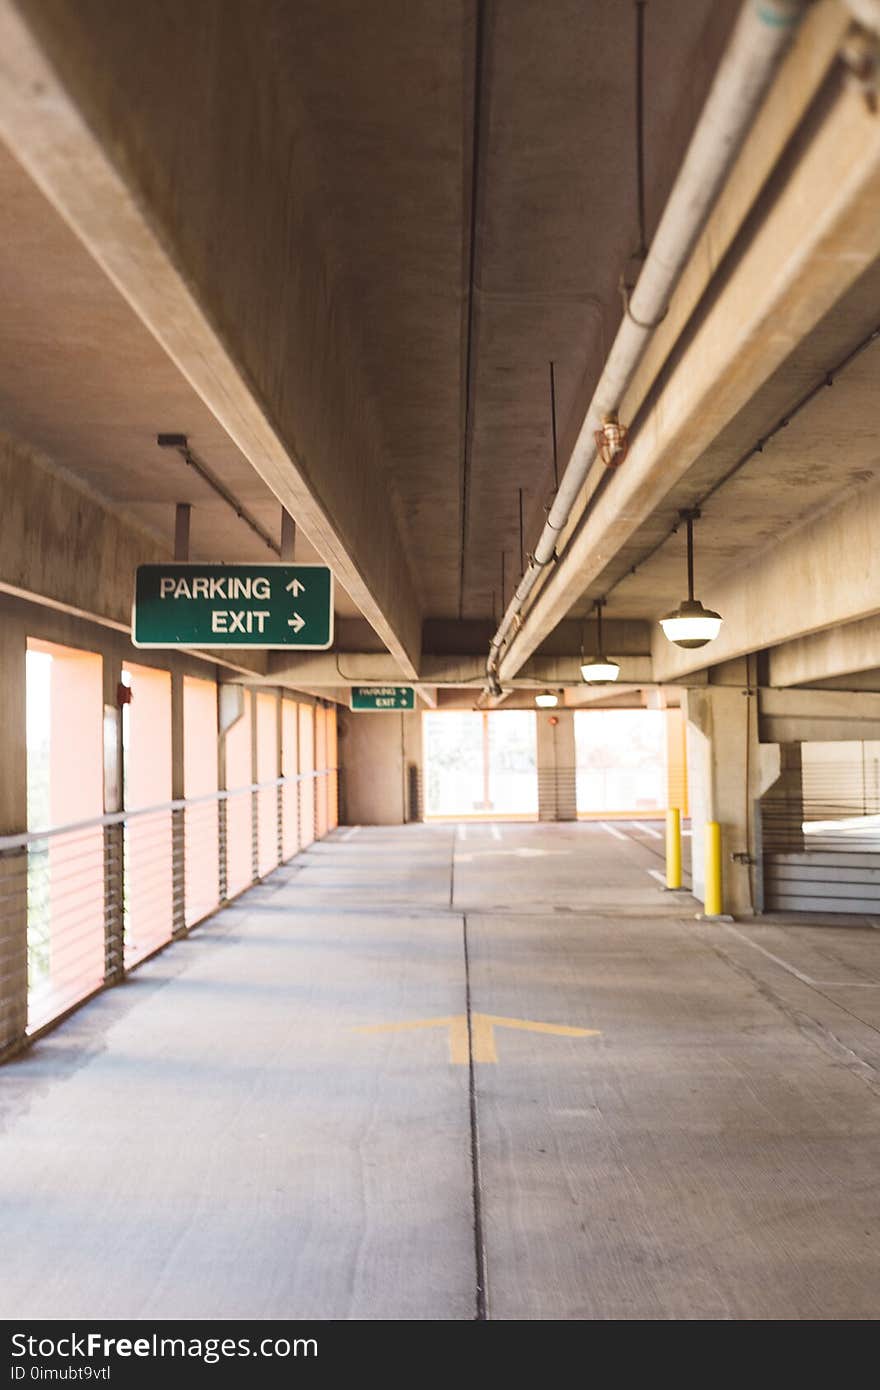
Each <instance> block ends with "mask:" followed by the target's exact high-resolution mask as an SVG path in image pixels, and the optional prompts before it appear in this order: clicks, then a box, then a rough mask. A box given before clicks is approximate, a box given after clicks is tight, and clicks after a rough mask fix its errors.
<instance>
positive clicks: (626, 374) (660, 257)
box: [486, 0, 806, 695]
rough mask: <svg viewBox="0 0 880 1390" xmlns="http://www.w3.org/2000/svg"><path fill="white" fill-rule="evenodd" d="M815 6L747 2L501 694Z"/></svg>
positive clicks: (650, 259)
mask: <svg viewBox="0 0 880 1390" xmlns="http://www.w3.org/2000/svg"><path fill="white" fill-rule="evenodd" d="M805 9H806V4H805V0H761V3H760V4H758V3H755V0H746V3H745V4H744V5H743V8H742V10H741V12H740V15H739V17H738V19H737V22H736V25H735V27H734V31H733V34H732V36H731V39H730V42H729V44H728V47H727V50H726V52H725V55H724V58H723V60H722V62H721V66H720V68H719V70H718V73H717V76H716V78H715V81H714V83H713V85H712V87H711V90H710V92H709V95H708V97H707V99H706V103H705V106H704V107H703V111H702V114H701V116H700V120H699V122H698V124H697V127H696V130H695V132H694V135H693V137H692V139H691V142H690V145H689V147H688V151H687V154H686V156H685V159H684V162H683V164H682V167H681V170H680V172H679V175H678V178H677V179H676V182H675V184H674V186H673V189H672V192H671V194H670V196H669V200H668V202H667V204H666V208H665V210H664V213H663V216H662V218H661V220H660V224H659V226H658V228H657V232H656V235H655V237H654V240H653V242H652V244H651V247H650V249H649V251H648V254H647V256H646V258H645V261H644V264H643V266H642V270H641V273H640V274H639V277H638V282H637V284H636V285H635V288H634V289H633V291H632V294H631V295H630V297H629V300H628V303H627V307H626V312H625V313H624V316H623V320H622V322H621V324H620V328H619V329H618V332H617V336H616V337H615V339H614V343H613V344H612V347H611V351H610V352H609V354H608V358H607V360H606V363H605V366H604V369H603V371H602V375H601V377H600V379H599V382H598V385H597V387H596V389H595V392H594V394H593V398H592V400H591V401H590V404H589V406H588V408H587V412H586V415H585V417H584V420H583V423H582V425H581V428H580V431H579V433H578V437H577V440H576V442H575V446H574V449H573V450H572V454H571V457H570V459H569V462H568V464H567V466H566V468H565V471H564V473H563V475H562V478H561V480H560V483H559V488H558V491H557V493H556V496H555V498H554V501H553V505H552V507H551V509H550V512H549V515H548V517H547V521H546V523H545V525H544V528H543V530H542V532H541V535H540V538H539V540H538V543H537V545H536V546H535V550H534V553H533V555H531V556H530V557H529V565H528V567H527V569H526V571H525V573H524V574H523V577H522V579H521V580H520V583H519V585H518V586H517V588H516V591H515V593H514V595H513V597H512V599H511V601H510V603H509V604H508V606H507V609H506V611H505V613H504V616H503V618H502V620H501V623H500V625H499V627H498V630H497V632H496V633H495V636H494V637H493V638H492V641H491V644H490V647H489V656H488V659H487V663H486V673H487V678H488V690H489V692H490V693H491V694H493V695H500V694H501V693H502V689H501V682H500V679H499V665H500V662H501V659H502V655H503V652H504V648H505V646H506V645H507V643H508V642H509V641H510V638H511V636H512V635H514V636H515V635H516V633H517V632H519V631H520V629H521V628H522V627H523V625H524V623H526V622H527V621H528V614H526V615H525V616H524V615H523V608H524V606H525V604H526V603H527V601H528V599H529V596H530V595H531V593H532V591H533V590H534V588H535V586H536V584H537V583H538V580H539V578H540V576H541V574H542V572H543V571H544V570H545V569H546V567H547V566H548V565H551V564H552V563H553V561H554V560H555V559H556V542H557V539H558V537H559V535H560V533H561V532H562V531H563V530H564V528H565V526H566V525H567V523H568V521H569V518H570V516H571V513H572V509H573V507H574V505H575V502H576V500H577V498H578V496H579V494H580V491H581V489H582V487H583V485H584V483H585V481H586V479H587V475H588V473H589V471H590V469H591V467H592V465H593V463H594V461H595V459H596V457H597V454H598V451H599V442H598V441H597V439H596V435H597V434H598V435H599V439H600V441H601V442H603V443H604V442H605V441H607V447H608V452H609V458H608V461H609V462H611V463H613V462H614V461H615V456H616V455H619V454H620V453H621V452H623V451H624V450H625V443H624V439H625V432H623V431H621V430H620V428H619V426H618V423H617V411H618V408H619V406H620V402H621V400H622V398H623V395H624V393H625V391H626V389H627V387H628V385H629V383H630V381H631V380H632V377H633V375H634V373H635V371H636V368H637V367H638V364H639V362H640V360H641V358H642V356H643V354H644V352H645V349H646V347H647V345H648V343H649V341H650V339H651V335H652V334H653V332H654V330H655V329H656V328H657V326H658V325H659V324H660V323H661V322H662V320H663V317H664V315H665V313H666V310H667V307H668V303H669V298H670V295H671V294H672V292H673V290H674V289H675V286H676V284H677V282H678V280H679V278H680V276H681V273H682V271H683V269H684V266H685V264H686V262H687V259H688V257H689V255H690V253H691V251H692V249H693V247H694V244H695V242H696V240H697V237H698V236H699V234H700V232H701V231H702V229H703V227H704V225H705V222H706V219H707V217H708V216H709V213H710V211H711V209H712V206H713V204H714V202H715V200H716V198H717V196H718V193H719V191H720V189H721V187H722V185H723V183H724V180H725V178H726V177H727V174H728V173H729V171H730V168H731V165H732V164H733V161H734V159H735V158H736V155H737V154H738V152H739V150H740V148H741V146H742V143H743V141H744V139H745V136H746V134H747V132H748V130H749V127H750V125H751V123H752V121H753V120H754V118H755V116H756V114H757V111H758V109H759V107H760V105H761V102H762V101H763V99H764V96H765V94H766V92H767V90H768V88H769V86H770V83H771V81H772V79H773V76H774V73H775V72H776V69H777V67H778V65H779V63H780V61H781V59H782V58H783V56H784V54H785V52H786V50H787V48H788V47H789V44H790V43H791V40H792V38H793V36H794V33H795V30H796V28H797V25H798V24H799V22H800V20H801V18H802V17H803V14H804V11H805Z"/></svg>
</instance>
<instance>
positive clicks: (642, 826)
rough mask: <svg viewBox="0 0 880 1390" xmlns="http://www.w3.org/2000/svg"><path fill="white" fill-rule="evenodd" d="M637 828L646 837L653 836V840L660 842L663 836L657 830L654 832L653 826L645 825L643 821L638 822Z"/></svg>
mask: <svg viewBox="0 0 880 1390" xmlns="http://www.w3.org/2000/svg"><path fill="white" fill-rule="evenodd" d="M639 828H640V829H641V830H644V832H645V834H646V835H653V836H654V839H655V840H662V839H663V836H662V835H661V834H660V831H659V830H655V829H654V827H653V825H646V824H645V822H644V821H639Z"/></svg>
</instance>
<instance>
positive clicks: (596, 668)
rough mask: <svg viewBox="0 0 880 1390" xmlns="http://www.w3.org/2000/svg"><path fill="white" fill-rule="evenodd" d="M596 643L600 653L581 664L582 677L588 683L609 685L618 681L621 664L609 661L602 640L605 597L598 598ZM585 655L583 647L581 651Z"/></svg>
mask: <svg viewBox="0 0 880 1390" xmlns="http://www.w3.org/2000/svg"><path fill="white" fill-rule="evenodd" d="M595 607H596V645H597V647H598V648H599V655H598V656H593V657H590V660H589V661H585V662H583V663H582V665H581V677H582V679H583V680H585V681H586V683H587V685H607V684H608V682H609V681H616V680H617V677H618V676H619V675H620V666H619V665H618V664H617V662H616V661H609V659H608V657H607V656H605V655H604V652H603V647H604V644H603V642H602V609H603V608H604V607H605V600H604V599H603V598H598V599H596V605H595ZM581 655H583V649H582V651H581Z"/></svg>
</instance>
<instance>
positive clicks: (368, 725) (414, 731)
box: [339, 710, 422, 825]
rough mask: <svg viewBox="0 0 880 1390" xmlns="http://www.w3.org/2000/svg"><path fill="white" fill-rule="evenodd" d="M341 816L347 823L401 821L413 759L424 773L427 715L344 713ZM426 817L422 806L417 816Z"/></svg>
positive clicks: (404, 815) (341, 727) (404, 816)
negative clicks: (423, 747)
mask: <svg viewBox="0 0 880 1390" xmlns="http://www.w3.org/2000/svg"><path fill="white" fill-rule="evenodd" d="M339 762H340V767H341V768H342V801H343V804H342V816H343V818H344V821H345V824H347V825H402V824H404V822H405V821H406V819H407V814H408V773H407V768H408V767H409V765H410V764H415V766H416V767H417V768H418V770H419V785H420V786H421V773H422V716H421V713H420V711H418V710H415V711H414V712H413V713H412V714H353V713H352V712H351V711H350V710H340V712H339ZM420 816H421V806H420V807H419V812H418V817H417V818H420Z"/></svg>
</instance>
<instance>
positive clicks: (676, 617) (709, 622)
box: [660, 510, 722, 647]
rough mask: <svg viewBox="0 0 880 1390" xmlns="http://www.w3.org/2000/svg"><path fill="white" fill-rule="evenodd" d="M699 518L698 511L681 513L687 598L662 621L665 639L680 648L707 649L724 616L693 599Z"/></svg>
mask: <svg viewBox="0 0 880 1390" xmlns="http://www.w3.org/2000/svg"><path fill="white" fill-rule="evenodd" d="M699 516H700V513H699V512H698V511H696V510H694V511H690V512H682V513H681V519H682V521H685V522H686V523H687V565H688V596H687V598H686V599H683V600H682V602H681V603H680V604H679V605H678V607H677V608H676V609H675V611H674V612H672V613H667V614H666V617H665V618H661V619H660V626H661V627H662V629H663V632H664V634H665V636H666V637H668V639H669V641H670V642H674V643H675V645H676V646H677V647H705V645H706V643H707V642H711V641H712V640H713V639H714V638H715V637H717V636H718V633H719V632H720V630H721V622H722V618H721V614H720V613H713V611H712V609H711V608H704V607H703V605H702V604H701V603H700V600H699V599H696V598H694V522H695V521H698V520H699Z"/></svg>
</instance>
